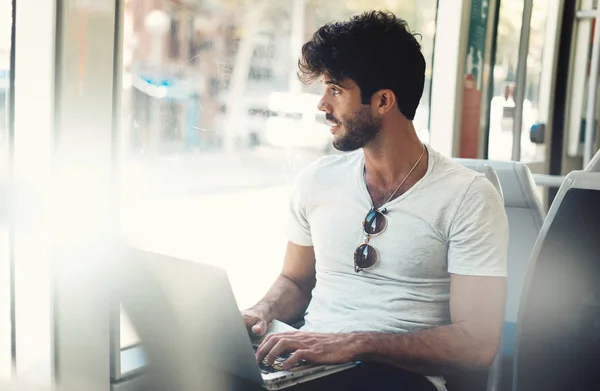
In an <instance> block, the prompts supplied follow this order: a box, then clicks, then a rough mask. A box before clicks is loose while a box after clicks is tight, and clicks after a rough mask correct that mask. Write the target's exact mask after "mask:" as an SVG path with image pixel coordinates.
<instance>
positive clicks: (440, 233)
mask: <svg viewBox="0 0 600 391" xmlns="http://www.w3.org/2000/svg"><path fill="white" fill-rule="evenodd" d="M440 61H443V59H440ZM442 66H443V65H442ZM299 69H300V70H299V76H300V78H301V79H302V80H303V81H305V82H309V81H313V80H316V79H320V80H321V81H322V83H323V84H324V85H325V92H324V95H323V97H322V99H321V101H320V102H319V106H318V108H319V109H320V110H322V111H323V112H325V113H326V118H327V120H328V122H329V123H330V124H331V133H333V145H334V146H335V148H337V149H338V150H340V151H354V152H351V153H348V154H344V155H340V156H328V157H325V158H322V159H320V160H318V161H317V162H315V163H314V164H312V165H310V166H309V167H308V168H306V169H305V170H303V172H302V173H301V174H300V175H299V176H298V178H297V181H296V184H295V188H294V192H293V194H292V197H291V202H290V211H289V219H288V220H289V223H288V225H287V236H288V238H289V242H288V245H287V251H286V254H285V259H284V265H283V270H282V272H281V275H280V276H279V277H278V278H277V280H276V281H275V283H274V284H273V286H272V287H271V289H270V290H269V291H268V293H267V294H266V295H265V297H264V298H263V299H262V300H261V301H260V302H259V303H257V304H256V305H255V306H253V307H252V308H250V309H247V310H246V311H244V312H243V316H244V319H245V322H246V326H247V327H248V329H249V330H250V332H251V333H253V334H256V335H261V334H263V333H264V332H265V330H266V327H267V324H268V323H269V322H270V321H272V320H273V319H279V320H281V321H284V322H288V323H291V322H293V321H295V320H298V319H301V318H302V317H303V315H304V314H305V311H306V315H305V316H304V320H305V324H304V326H303V327H302V328H301V330H299V331H298V332H292V333H283V334H275V335H271V336H268V337H267V338H265V340H264V342H263V343H262V344H261V346H260V348H259V349H258V351H257V360H259V361H262V360H263V359H265V358H266V360H267V362H268V363H269V364H270V363H272V362H273V360H274V359H275V358H276V357H277V356H278V355H279V354H281V353H284V352H293V354H292V355H291V357H290V358H289V359H288V360H287V362H286V364H285V365H284V368H288V367H292V366H293V365H294V364H296V363H297V362H298V361H300V360H306V361H309V362H314V363H346V362H349V361H352V360H359V361H361V362H362V363H363V364H361V365H360V366H359V367H357V368H355V369H351V370H348V371H344V372H340V373H339V374H336V375H332V376H330V377H325V378H323V379H320V380H315V381H311V382H307V383H305V384H302V385H300V386H299V387H304V388H303V389H377V390H383V389H387V388H386V387H389V389H396V390H402V389H407V390H408V389H410V390H411V391H412V390H436V389H438V390H444V389H445V386H444V380H443V378H441V377H440V376H437V375H440V374H441V373H442V372H443V371H445V370H450V369H455V368H481V367H487V366H489V365H490V364H491V362H492V361H493V358H494V355H495V353H496V351H497V348H498V345H499V341H500V335H501V329H502V323H503V318H504V301H505V289H506V287H505V284H506V282H505V276H506V252H507V244H508V224H507V219H506V215H505V212H504V206H503V202H502V200H501V198H500V196H499V194H498V192H497V191H496V189H495V188H494V187H493V185H492V184H491V183H490V182H489V181H488V180H487V179H485V177H484V176H482V175H480V174H478V173H476V172H474V171H470V170H467V169H466V168H464V167H462V166H460V165H458V164H457V163H455V162H454V161H452V160H450V159H448V158H446V157H444V156H441V155H440V154H439V153H437V152H435V151H434V150H433V149H432V148H431V147H430V146H427V145H424V144H422V143H421V141H420V140H419V138H418V137H417V135H416V133H415V129H414V127H413V125H412V119H413V118H414V116H415V111H416V109H417V106H418V104H419V100H420V98H421V95H422V91H423V86H424V79H425V60H424V58H423V55H422V53H421V50H420V45H419V43H418V42H417V40H416V39H415V36H414V35H413V34H412V33H411V32H410V31H409V30H408V26H407V25H406V22H404V21H403V20H401V19H399V18H397V17H395V16H394V15H392V14H391V13H385V12H376V11H373V12H368V13H365V14H362V15H360V16H355V17H353V18H352V19H350V21H347V22H335V23H330V24H327V25H325V26H323V27H321V28H320V29H319V30H318V31H317V32H316V33H315V34H314V36H313V38H312V40H311V41H309V42H307V43H306V44H305V45H304V46H303V48H302V58H301V60H300V61H299ZM423 375H428V376H427V378H426V377H425V376H423ZM402 387H404V388H402Z"/></svg>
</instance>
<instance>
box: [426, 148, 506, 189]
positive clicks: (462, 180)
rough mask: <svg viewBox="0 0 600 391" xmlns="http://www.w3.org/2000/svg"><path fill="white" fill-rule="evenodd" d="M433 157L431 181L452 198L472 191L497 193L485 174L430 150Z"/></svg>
mask: <svg viewBox="0 0 600 391" xmlns="http://www.w3.org/2000/svg"><path fill="white" fill-rule="evenodd" d="M430 153H431V154H432V155H433V156H432V159H430V160H431V161H433V165H434V166H433V170H432V173H431V181H432V182H433V183H434V184H436V185H440V186H443V187H444V189H445V192H449V193H452V194H453V196H454V197H459V198H460V197H462V196H463V195H465V194H466V193H467V192H469V191H471V189H472V188H473V190H484V191H486V192H487V191H490V190H492V191H494V192H496V193H498V191H497V190H496V188H495V187H494V185H493V184H492V182H490V181H489V180H488V179H487V177H486V176H485V174H483V173H481V172H478V171H475V170H472V169H470V168H467V167H465V166H463V165H462V164H460V163H458V162H457V161H455V160H454V159H451V158H448V157H446V156H444V155H442V154H440V153H438V152H436V151H434V150H432V149H431V148H430Z"/></svg>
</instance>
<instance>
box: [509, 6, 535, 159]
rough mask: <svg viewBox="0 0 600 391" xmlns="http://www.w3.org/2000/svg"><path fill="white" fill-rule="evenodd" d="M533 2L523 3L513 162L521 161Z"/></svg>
mask: <svg viewBox="0 0 600 391" xmlns="http://www.w3.org/2000/svg"><path fill="white" fill-rule="evenodd" d="M532 10H533V0H525V1H524V2H523V20H522V22H521V39H520V41H519V61H518V63H517V80H516V88H515V122H514V128H513V147H512V160H514V161H519V160H521V130H522V127H523V101H524V100H525V90H526V89H527V85H526V84H527V54H528V52H529V33H530V31H531V13H532Z"/></svg>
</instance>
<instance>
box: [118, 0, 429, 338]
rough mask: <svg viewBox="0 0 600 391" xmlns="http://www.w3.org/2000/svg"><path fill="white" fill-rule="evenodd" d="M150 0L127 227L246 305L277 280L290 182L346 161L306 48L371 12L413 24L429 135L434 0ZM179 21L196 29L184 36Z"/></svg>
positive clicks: (127, 148)
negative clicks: (335, 159) (196, 264)
mask: <svg viewBox="0 0 600 391" xmlns="http://www.w3.org/2000/svg"><path fill="white" fill-rule="evenodd" d="M266 3H268V7H263V5H264V4H266ZM153 4H154V5H155V6H156V8H151V5H150V2H147V1H145V0H129V1H128V2H126V10H125V29H124V31H125V36H124V50H125V53H124V54H125V55H124V58H125V60H126V62H125V64H124V78H123V79H124V80H126V81H129V82H128V83H126V84H125V85H124V90H123V96H122V101H123V110H122V111H123V115H124V117H123V129H122V135H123V137H122V139H123V145H122V148H121V151H122V153H123V159H122V160H123V169H122V175H123V178H122V181H121V183H122V184H123V187H122V190H123V197H122V198H123V202H122V208H121V210H122V216H121V221H122V230H123V232H124V233H125V234H126V235H127V236H128V237H129V238H130V240H131V241H132V242H133V243H135V244H137V245H138V246H140V247H142V248H145V249H148V250H152V251H156V252H161V253H167V254H170V255H173V256H177V257H182V258H187V259H193V260H197V261H201V262H205V263H210V264H216V265H218V266H220V267H222V268H224V269H225V270H226V271H227V272H228V274H229V278H230V281H231V284H232V286H233V289H234V293H235V294H236V298H237V300H238V305H239V306H240V307H248V306H250V305H252V304H254V303H255V302H256V301H257V300H259V299H260V298H261V297H262V295H263V294H264V293H265V292H266V290H267V289H268V288H269V286H270V285H271V283H272V282H273V280H274V279H275V277H276V276H277V274H278V273H279V271H280V267H281V263H282V258H283V253H284V250H285V245H286V239H285V237H284V236H283V234H282V226H283V216H284V211H285V209H286V205H287V197H288V193H289V185H290V183H291V180H292V179H293V177H294V176H295V174H296V173H297V172H298V171H299V170H300V169H301V168H303V167H304V166H305V165H307V164H308V163H310V162H312V161H314V160H315V159H317V158H319V157H321V156H323V155H324V154H328V153H337V152H336V151H333V150H332V148H331V140H330V133H329V131H328V129H327V124H326V123H325V121H324V116H323V115H322V114H320V113H319V112H318V110H317V108H316V105H317V102H318V99H319V98H320V95H319V94H318V93H319V91H318V89H319V87H318V86H317V87H310V86H308V87H307V86H302V85H300V83H299V82H298V80H297V78H296V71H297V59H298V55H299V50H300V46H301V45H302V44H303V43H304V42H305V41H307V40H308V39H309V38H310V36H311V35H312V34H313V33H314V31H316V29H317V28H318V27H319V26H320V25H322V24H324V23H326V22H329V21H332V20H340V19H347V18H348V17H350V16H351V15H353V14H356V13H359V12H362V11H366V10H369V9H378V8H381V9H389V10H390V11H392V12H395V13H396V14H397V15H398V16H400V17H402V18H404V19H407V21H408V22H409V25H410V27H411V28H412V29H413V30H414V31H416V32H419V33H420V34H421V35H422V39H421V44H422V47H423V51H424V54H425V58H426V60H427V63H428V67H427V75H426V86H425V93H424V96H423V98H422V100H421V106H420V107H419V110H418V111H417V118H416V119H415V127H416V129H417V131H418V132H419V136H421V138H423V139H427V138H428V120H429V89H430V87H429V86H430V81H431V65H432V64H431V60H432V53H433V36H434V33H435V19H436V11H437V8H436V7H437V1H434V0H426V1H424V0H419V1H416V0H413V1H401V0H396V1H394V0H369V1H358V0H354V1H347V2H336V1H325V0H283V1H270V2H263V1H246V2H239V1H216V0H214V1H203V2H201V3H199V2H179V1H177V2H176V1H167V0H164V1H154V2H153ZM175 17H177V18H178V20H180V21H184V20H192V21H193V23H192V25H193V28H191V29H190V28H189V25H187V24H186V23H183V22H181V23H179V24H178V25H177V26H178V29H177V31H174V30H173V29H172V27H173V26H174V24H173V22H172V20H173V18H175ZM167 34H170V35H171V36H169V37H167V36H166V35H167ZM174 35H177V37H178V39H179V44H180V48H181V50H183V48H189V53H186V54H185V55H183V54H182V56H181V58H180V59H179V61H175V60H174V59H173V58H172V56H171V55H170V53H169V51H168V50H169V49H168V48H166V47H164V45H163V42H165V41H166V42H173V41H174V40H175V39H176V38H175V37H174ZM186 50H188V49H186ZM121 327H122V328H125V327H128V326H127V324H126V322H123V323H122V325H121ZM122 331H123V330H122ZM124 332H125V333H127V335H128V337H126V338H125V337H124V338H122V340H128V341H130V342H128V343H129V344H130V343H131V329H130V328H129V329H127V330H125V331H124Z"/></svg>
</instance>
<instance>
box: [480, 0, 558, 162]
mask: <svg viewBox="0 0 600 391" xmlns="http://www.w3.org/2000/svg"><path fill="white" fill-rule="evenodd" d="M522 13H523V2H522V1H519V0H506V1H502V2H500V19H499V24H498V38H497V48H496V63H495V65H494V91H493V98H492V102H491V112H490V134H489V150H488V157H489V159H492V160H512V144H513V124H514V115H515V101H514V99H515V88H516V71H517V62H518V60H519V40H520V35H521V17H520V15H522ZM515 15H519V17H515ZM547 17H548V0H536V1H534V2H533V12H532V17H531V32H530V37H529V53H528V57H527V80H526V82H527V85H526V89H525V100H524V102H523V126H522V133H521V161H524V162H526V163H529V162H533V161H543V160H544V154H545V152H544V149H543V148H544V147H543V145H538V144H533V143H532V142H531V141H530V140H529V130H530V129H531V126H532V125H533V124H534V123H535V122H536V121H537V119H538V100H539V96H538V95H539V89H540V75H541V71H542V55H543V44H544V39H545V35H546V20H547Z"/></svg>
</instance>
